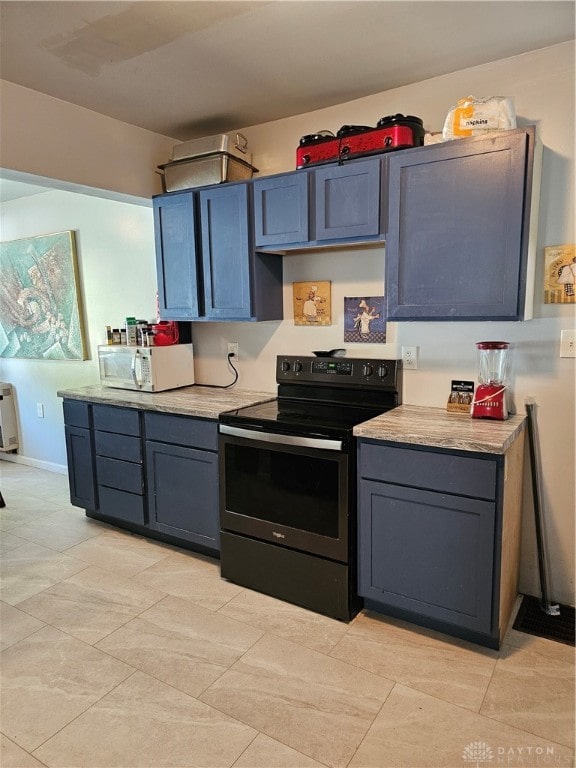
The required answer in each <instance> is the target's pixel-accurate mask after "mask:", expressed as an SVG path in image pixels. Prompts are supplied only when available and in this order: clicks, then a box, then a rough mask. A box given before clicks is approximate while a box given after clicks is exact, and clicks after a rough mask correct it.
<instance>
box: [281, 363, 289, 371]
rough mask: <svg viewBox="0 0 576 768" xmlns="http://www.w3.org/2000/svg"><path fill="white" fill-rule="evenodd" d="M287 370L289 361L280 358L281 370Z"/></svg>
mask: <svg viewBox="0 0 576 768" xmlns="http://www.w3.org/2000/svg"><path fill="white" fill-rule="evenodd" d="M289 370H290V363H289V362H288V360H282V371H283V372H284V373H288V371H289Z"/></svg>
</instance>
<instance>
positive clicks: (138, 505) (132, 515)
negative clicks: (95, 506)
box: [98, 486, 146, 525]
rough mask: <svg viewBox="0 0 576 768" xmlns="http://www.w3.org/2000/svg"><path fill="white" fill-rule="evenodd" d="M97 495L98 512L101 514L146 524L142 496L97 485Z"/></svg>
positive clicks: (128, 521)
mask: <svg viewBox="0 0 576 768" xmlns="http://www.w3.org/2000/svg"><path fill="white" fill-rule="evenodd" d="M98 496H99V498H100V509H99V512H100V513H101V514H102V515H106V516H108V517H114V518H116V519H117V520H123V521H125V522H127V523H138V524H139V525H145V524H146V518H145V515H144V497H143V496H137V495H135V494H134V493H126V491H119V490H117V489H115V488H107V487H105V486H99V487H98Z"/></svg>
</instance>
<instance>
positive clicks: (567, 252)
mask: <svg viewBox="0 0 576 768" xmlns="http://www.w3.org/2000/svg"><path fill="white" fill-rule="evenodd" d="M575 294H576V246H574V245H550V246H548V247H547V248H544V303H545V304H574V303H576V296H575Z"/></svg>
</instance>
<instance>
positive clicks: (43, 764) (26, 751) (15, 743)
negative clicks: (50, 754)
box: [0, 730, 48, 768]
mask: <svg viewBox="0 0 576 768" xmlns="http://www.w3.org/2000/svg"><path fill="white" fill-rule="evenodd" d="M0 733H1V734H2V736H4V738H5V739H7V740H8V741H9V742H10V743H11V744H14V746H16V747H18V749H21V750H22V751H23V752H25V753H26V754H27V755H30V757H33V758H34V760H36V761H37V762H38V763H40V765H42V766H46V763H43V762H42V761H41V760H40V759H39V758H38V757H34V755H33V754H32V752H30V751H29V750H28V749H24V747H21V746H20V744H18V743H17V742H16V741H14V739H11V738H10V736H7V735H6V734H5V733H4V731H2V730H0ZM46 768H48V766H46Z"/></svg>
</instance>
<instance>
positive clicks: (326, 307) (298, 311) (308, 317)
mask: <svg viewBox="0 0 576 768" xmlns="http://www.w3.org/2000/svg"><path fill="white" fill-rule="evenodd" d="M331 287H332V286H331V283H330V280H315V281H310V282H306V283H292V293H293V301H294V325H310V326H321V325H332V298H331Z"/></svg>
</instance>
